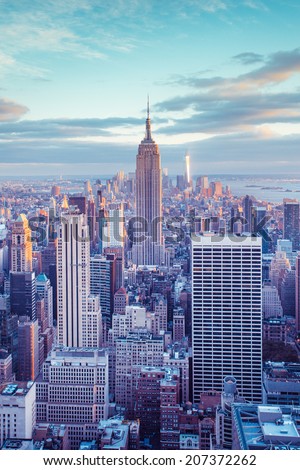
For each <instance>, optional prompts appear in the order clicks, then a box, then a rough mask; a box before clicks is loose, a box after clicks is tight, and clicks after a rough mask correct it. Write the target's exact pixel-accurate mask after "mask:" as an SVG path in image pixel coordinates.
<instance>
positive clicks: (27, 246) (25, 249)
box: [11, 214, 32, 272]
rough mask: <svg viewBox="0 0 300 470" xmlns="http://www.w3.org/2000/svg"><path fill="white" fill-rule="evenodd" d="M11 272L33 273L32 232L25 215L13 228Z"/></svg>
mask: <svg viewBox="0 0 300 470" xmlns="http://www.w3.org/2000/svg"><path fill="white" fill-rule="evenodd" d="M11 271H13V272H28V271H32V242H31V230H30V228H29V223H28V220H27V218H26V216H25V214H20V215H19V217H18V218H17V220H16V221H15V222H14V224H13V228H12V244H11Z"/></svg>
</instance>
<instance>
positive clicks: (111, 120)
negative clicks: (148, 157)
mask: <svg viewBox="0 0 300 470" xmlns="http://www.w3.org/2000/svg"><path fill="white" fill-rule="evenodd" d="M0 109H1V105H0ZM0 120H1V119H0ZM3 120H4V119H3ZM6 120H8V119H6ZM166 122H167V120H166V119H159V118H157V119H156V123H161V124H165V123H166ZM141 124H142V121H141V119H139V118H134V117H108V118H103V119H97V118H87V119H84V118H82V119H67V118H60V119H42V120H39V121H33V120H32V121H29V120H23V121H19V122H15V123H2V124H0V140H11V141H15V142H16V141H22V140H29V139H30V140H33V141H34V140H36V141H42V140H46V139H53V140H64V139H77V138H78V139H80V138H84V139H85V138H89V137H100V136H102V137H107V138H110V139H112V138H113V136H117V135H120V134H122V133H124V132H128V131H130V130H131V131H132V129H133V128H135V127H138V126H141Z"/></svg>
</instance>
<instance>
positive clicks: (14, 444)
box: [1, 439, 33, 450]
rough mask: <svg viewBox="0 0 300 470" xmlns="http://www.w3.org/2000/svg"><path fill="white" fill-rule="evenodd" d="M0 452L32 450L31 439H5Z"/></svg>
mask: <svg viewBox="0 0 300 470" xmlns="http://www.w3.org/2000/svg"><path fill="white" fill-rule="evenodd" d="M1 450H33V441H32V440H31V439H6V441H4V444H3V446H2V448H1Z"/></svg>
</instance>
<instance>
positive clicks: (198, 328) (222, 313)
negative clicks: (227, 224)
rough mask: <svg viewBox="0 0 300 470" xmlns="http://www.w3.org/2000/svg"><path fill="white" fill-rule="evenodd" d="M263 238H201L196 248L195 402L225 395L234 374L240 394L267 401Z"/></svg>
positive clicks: (197, 240) (251, 398)
mask: <svg viewBox="0 0 300 470" xmlns="http://www.w3.org/2000/svg"><path fill="white" fill-rule="evenodd" d="M261 260H262V254H261V239H260V238H250V237H244V238H240V239H239V238H238V237H217V236H211V235H209V236H202V237H197V239H195V240H193V243H192V268H193V379H194V382H193V383H194V402H196V403H197V402H199V397H200V393H201V392H203V391H206V390H217V391H220V392H221V391H222V387H223V380H224V377H225V376H227V375H233V376H234V377H235V378H236V380H237V386H238V389H239V392H240V394H241V395H242V396H243V397H244V398H245V399H247V400H250V401H256V402H257V401H261V375H262V345H261V342H262V319H261V315H262V305H261V304H262V299H261V277H262V275H261V263H262V261H261Z"/></svg>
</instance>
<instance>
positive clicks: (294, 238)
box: [283, 200, 300, 250]
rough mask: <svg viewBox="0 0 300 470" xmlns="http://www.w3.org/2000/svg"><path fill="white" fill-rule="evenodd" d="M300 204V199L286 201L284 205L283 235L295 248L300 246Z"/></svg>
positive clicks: (297, 248)
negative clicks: (299, 200)
mask: <svg viewBox="0 0 300 470" xmlns="http://www.w3.org/2000/svg"><path fill="white" fill-rule="evenodd" d="M299 208H300V205H299V202H298V201H295V200H294V201H288V200H285V201H284V205H283V217H284V226H283V235H284V238H287V239H288V240H290V241H291V242H292V243H293V250H299V248H300V235H299V233H300V210H299Z"/></svg>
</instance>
